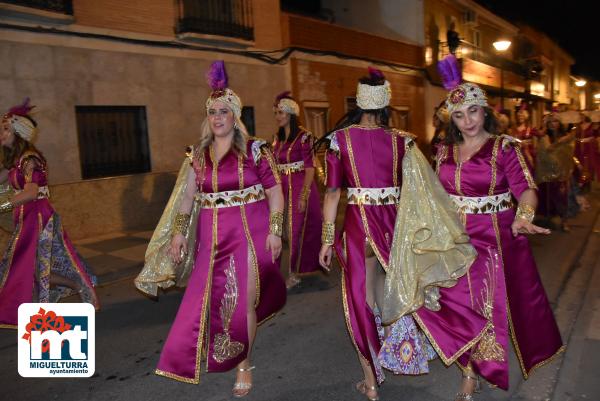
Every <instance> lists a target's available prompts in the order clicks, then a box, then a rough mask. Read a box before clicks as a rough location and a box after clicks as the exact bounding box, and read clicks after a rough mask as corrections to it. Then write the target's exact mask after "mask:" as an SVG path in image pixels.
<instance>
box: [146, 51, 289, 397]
mask: <svg viewBox="0 0 600 401" xmlns="http://www.w3.org/2000/svg"><path fill="white" fill-rule="evenodd" d="M207 78H208V80H209V84H210V86H211V88H212V90H213V91H212V93H211V94H210V97H209V98H208V99H207V101H206V112H207V118H206V119H205V121H204V123H203V125H202V128H201V130H202V131H201V137H200V142H199V144H198V145H196V146H194V147H193V148H192V149H191V152H190V154H189V161H185V162H184V165H183V166H182V169H181V170H180V174H179V178H178V181H177V183H176V185H175V189H174V191H173V194H172V195H171V199H170V200H169V203H168V204H167V207H166V208H165V211H164V213H163V216H162V218H161V220H160V222H159V225H158V226H157V228H156V230H155V232H154V235H153V237H152V239H151V242H150V245H149V247H148V251H147V252H146V264H145V266H144V269H143V271H142V272H141V273H140V275H139V276H138V277H137V278H136V281H135V283H136V286H137V287H138V288H139V289H140V290H142V291H144V292H146V293H148V294H151V295H156V294H157V288H158V287H162V288H165V287H169V286H171V285H174V284H177V285H181V284H182V282H183V281H185V280H182V279H181V275H185V274H189V281H188V282H187V290H186V292H185V295H184V297H183V299H182V301H181V305H180V307H179V311H178V312H177V317H176V318H175V322H174V323H173V326H172V327H171V331H170V332H169V336H168V338H167V340H166V342H165V346H164V347H163V350H162V353H161V356H160V360H159V362H158V366H157V369H156V373H157V374H158V375H162V376H166V377H169V378H171V379H175V380H179V381H182V382H186V383H195V384H197V383H199V381H200V371H201V369H202V365H203V363H204V362H202V358H203V355H205V356H206V362H205V363H206V365H205V369H206V371H207V372H225V371H228V370H231V369H233V368H235V367H237V378H236V383H235V385H234V387H233V395H234V396H236V397H243V396H245V395H246V394H248V392H249V391H250V388H251V387H252V380H251V379H252V376H251V372H250V370H251V369H252V368H253V367H252V366H250V353H251V349H252V344H253V341H254V337H255V333H256V327H257V324H260V323H262V322H264V321H265V320H266V319H268V318H270V317H271V316H273V314H275V313H276V312H277V311H279V310H280V309H281V308H282V307H283V305H284V303H285V299H286V290H285V283H284V281H283V277H282V276H281V274H280V272H279V259H278V258H279V254H280V252H281V234H282V229H283V213H282V211H283V204H284V202H283V194H282V191H281V184H280V179H279V175H278V174H277V170H276V169H277V167H276V165H275V162H274V159H273V155H272V153H271V151H270V150H269V148H268V144H267V143H266V142H265V141H261V140H258V139H250V138H249V136H248V134H247V131H246V128H245V127H244V125H243V123H242V121H241V120H240V116H241V110H242V104H241V101H240V98H239V97H238V96H237V95H236V94H235V92H233V90H231V89H230V88H228V87H227V75H226V73H225V65H224V63H223V62H222V61H216V62H214V63H213V64H212V66H211V69H210V71H209V73H208V74H207ZM190 164H191V166H190ZM188 226H191V227H189V229H188ZM194 226H197V228H194ZM189 231H195V235H193V234H194V233H190V232H189ZM190 239H191V240H190ZM169 257H170V259H169ZM190 262H191V263H190ZM189 265H193V269H192V270H191V273H189Z"/></svg>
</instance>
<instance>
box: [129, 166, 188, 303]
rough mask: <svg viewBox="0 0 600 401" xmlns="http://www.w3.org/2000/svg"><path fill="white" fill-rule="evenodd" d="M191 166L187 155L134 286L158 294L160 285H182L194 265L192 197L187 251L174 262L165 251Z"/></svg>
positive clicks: (185, 283)
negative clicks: (180, 259) (179, 259)
mask: <svg viewBox="0 0 600 401" xmlns="http://www.w3.org/2000/svg"><path fill="white" fill-rule="evenodd" d="M191 168H192V166H191V165H190V160H189V158H186V160H185V161H184V162H183V164H182V166H181V168H180V169H179V174H178V175H177V181H176V182H175V187H174V188H173V192H172V193H171V197H170V198H169V201H168V202H167V206H166V207H165V210H164V212H163V214H162V216H161V218H160V221H159V222H158V225H157V226H156V229H155V230H154V234H152V238H151V239H150V243H149V244H148V249H146V257H145V263H144V268H143V269H142V271H141V272H140V274H139V275H138V276H137V277H136V278H135V280H134V283H135V286H136V287H137V288H138V289H139V290H140V291H142V292H144V293H146V294H148V295H151V296H154V297H156V296H158V288H159V287H160V288H162V289H167V288H169V287H172V286H177V287H185V286H186V285H187V281H188V279H189V276H190V273H191V271H192V268H193V267H194V258H195V250H196V226H197V223H198V211H199V209H200V208H199V203H198V202H196V201H194V204H193V207H192V211H191V213H190V224H189V227H188V230H187V235H186V239H187V245H188V253H187V255H186V256H185V259H184V260H183V262H181V264H179V265H176V264H175V263H174V262H173V261H172V260H171V257H170V256H169V254H168V251H169V246H170V244H171V232H172V227H173V222H174V221H175V215H176V214H177V213H178V212H179V208H180V206H181V201H182V200H183V197H184V194H185V191H186V188H187V176H188V174H189V171H190V169H191Z"/></svg>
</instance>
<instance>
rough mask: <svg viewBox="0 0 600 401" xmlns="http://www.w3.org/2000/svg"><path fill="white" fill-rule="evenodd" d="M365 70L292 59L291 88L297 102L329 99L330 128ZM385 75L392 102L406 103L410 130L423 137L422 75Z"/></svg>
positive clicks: (398, 104)
mask: <svg viewBox="0 0 600 401" xmlns="http://www.w3.org/2000/svg"><path fill="white" fill-rule="evenodd" d="M366 73H367V71H366V69H365V68H357V67H351V66H346V65H338V64H329V63H321V62H315V61H306V60H297V59H293V60H292V76H293V92H294V94H297V96H298V100H299V101H300V102H303V101H315V100H316V101H328V102H329V106H330V114H329V125H330V126H329V129H331V128H333V125H334V124H335V122H336V121H337V120H338V119H340V118H341V117H342V116H343V115H344V113H345V112H346V111H345V102H346V97H349V96H350V97H354V96H355V95H356V84H357V82H358V79H359V78H360V77H362V76H365V75H366ZM385 76H386V78H387V79H388V80H389V81H390V84H391V86H392V101H391V105H392V106H405V107H408V108H409V109H410V118H409V124H410V127H409V129H410V131H412V132H413V133H414V134H416V135H418V136H419V137H420V138H424V137H425V120H424V110H423V105H424V101H425V98H424V81H423V78H421V77H418V76H413V75H407V74H402V73H393V72H385Z"/></svg>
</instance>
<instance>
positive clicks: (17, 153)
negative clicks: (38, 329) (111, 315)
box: [0, 99, 100, 329]
mask: <svg viewBox="0 0 600 401" xmlns="http://www.w3.org/2000/svg"><path fill="white" fill-rule="evenodd" d="M33 107H34V106H30V105H29V99H26V101H25V102H24V103H23V104H22V105H20V106H15V107H13V108H11V109H10V110H9V111H8V113H6V114H5V115H4V117H2V132H1V133H0V141H1V143H2V153H3V156H2V161H3V168H2V170H0V184H4V183H5V182H7V181H8V183H10V185H11V186H12V188H13V190H14V192H15V194H14V195H10V198H9V199H4V201H3V203H2V204H1V205H0V212H2V213H7V212H11V211H12V216H13V222H14V231H13V235H12V237H11V238H10V240H9V243H8V247H7V249H6V251H5V253H4V256H3V257H2V260H1V261H0V327H3V328H14V329H16V328H17V311H18V308H19V305H21V304H22V303H26V302H57V301H58V299H59V298H61V297H64V296H68V295H70V294H72V293H77V294H79V296H80V297H81V300H82V301H83V302H88V303H91V304H92V305H94V307H95V308H96V309H99V307H100V303H99V302H98V298H97V296H96V292H95V290H94V286H95V285H96V278H95V277H94V275H93V274H92V273H91V272H90V270H89V268H88V267H87V266H86V264H85V263H84V262H83V260H82V259H81V257H80V256H79V255H78V254H77V251H76V250H75V247H74V246H73V244H72V243H71V241H70V240H69V237H68V236H67V233H66V232H65V231H64V228H63V226H62V222H61V219H60V216H59V215H58V213H56V211H55V210H54V209H53V208H52V204H51V203H50V199H49V198H50V192H49V190H48V166H47V164H46V159H45V158H44V156H43V155H42V153H41V152H40V151H39V150H38V149H37V148H36V147H35V146H34V145H33V143H32V141H33V140H34V139H35V136H36V134H37V131H38V129H37V123H36V121H35V120H34V119H33V117H32V116H31V110H32V109H33Z"/></svg>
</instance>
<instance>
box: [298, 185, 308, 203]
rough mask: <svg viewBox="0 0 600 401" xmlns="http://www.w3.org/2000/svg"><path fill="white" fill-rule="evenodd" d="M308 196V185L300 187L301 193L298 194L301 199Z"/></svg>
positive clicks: (305, 199)
mask: <svg viewBox="0 0 600 401" xmlns="http://www.w3.org/2000/svg"><path fill="white" fill-rule="evenodd" d="M309 196H310V185H307V186H304V187H302V193H301V194H300V199H302V200H303V201H305V202H306V201H307V200H308V197H309Z"/></svg>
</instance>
